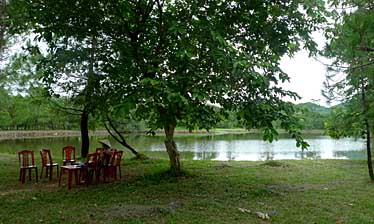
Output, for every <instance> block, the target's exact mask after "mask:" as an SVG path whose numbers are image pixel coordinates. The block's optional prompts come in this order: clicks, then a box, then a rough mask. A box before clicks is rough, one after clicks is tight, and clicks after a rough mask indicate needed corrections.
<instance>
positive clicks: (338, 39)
mask: <svg viewBox="0 0 374 224" xmlns="http://www.w3.org/2000/svg"><path fill="white" fill-rule="evenodd" d="M332 4H333V5H335V6H339V7H343V8H344V7H347V8H350V10H349V11H345V10H343V12H341V13H339V14H337V16H339V17H337V19H336V20H335V21H336V23H335V25H334V27H332V28H330V29H329V30H327V37H329V43H328V45H327V47H326V50H325V55H327V56H328V57H330V58H333V59H334V62H333V63H332V65H331V66H330V72H331V74H330V75H328V76H327V82H326V87H327V91H326V96H327V97H328V98H334V99H336V96H339V97H342V101H343V102H344V103H345V104H346V106H347V108H346V109H345V110H338V111H335V116H340V117H342V118H347V117H350V118H351V119H350V120H352V119H355V122H350V123H347V122H341V121H340V122H339V123H338V124H333V125H332V124H331V122H330V124H329V126H328V128H329V129H330V130H329V133H330V134H332V136H334V137H342V136H357V135H361V136H365V137H366V148H367V164H368V170H369V176H370V178H371V180H374V172H373V167H372V158H371V157H372V156H371V133H372V131H373V121H374V120H373V118H374V116H373V115H374V114H373V112H374V111H373V110H372V109H371V108H372V107H373V103H374V98H373V97H374V95H373V94H374V92H373V84H374V76H373V75H374V70H373V69H374V67H373V64H374V63H373V59H374V58H373V54H372V52H371V49H373V44H374V42H373V41H372V40H373V38H374V26H373V23H372V21H374V13H373V9H374V4H373V3H372V2H371V1H366V0H360V1H349V0H347V1H332ZM352 8H355V10H353V11H352V10H351V9H352ZM341 73H344V74H345V76H344V77H343V78H341V79H337V78H336V77H337V74H338V76H341ZM353 105H356V107H354V106H353ZM357 105H360V106H359V107H357ZM333 119H335V118H334V117H333ZM345 121H348V119H346V120H345ZM360 121H361V128H358V127H357V122H360ZM342 124H343V125H342ZM336 127H344V129H343V130H344V131H334V129H335V128H336ZM348 129H350V130H348ZM346 130H348V131H346ZM357 130H358V131H357ZM360 130H362V131H360Z"/></svg>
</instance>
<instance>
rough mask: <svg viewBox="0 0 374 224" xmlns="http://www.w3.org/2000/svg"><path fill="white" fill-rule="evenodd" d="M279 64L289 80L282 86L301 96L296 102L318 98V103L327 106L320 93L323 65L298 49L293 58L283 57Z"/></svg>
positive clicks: (324, 67)
mask: <svg viewBox="0 0 374 224" xmlns="http://www.w3.org/2000/svg"><path fill="white" fill-rule="evenodd" d="M280 64H281V68H282V70H283V71H284V72H286V73H287V74H288V75H289V76H290V82H288V83H284V84H283V85H282V86H283V87H284V88H285V89H288V90H292V91H294V92H296V93H298V94H299V96H301V97H302V99H301V100H299V101H297V103H304V102H312V101H314V100H318V103H319V104H320V105H323V106H328V105H327V103H326V99H324V97H323V96H322V94H321V90H322V88H323V81H324V80H325V75H326V66H325V65H323V64H322V63H321V62H319V61H317V60H315V59H313V58H309V57H308V53H307V52H306V51H299V52H298V53H296V54H295V56H294V57H293V58H289V57H284V58H282V60H281V63H280Z"/></svg>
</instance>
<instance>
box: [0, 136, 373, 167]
mask: <svg viewBox="0 0 374 224" xmlns="http://www.w3.org/2000/svg"><path fill="white" fill-rule="evenodd" d="M305 138H306V140H307V141H308V143H309V144H310V148H309V150H307V151H304V152H302V151H301V150H300V149H298V148H296V146H295V141H294V140H292V139H288V138H280V139H279V140H278V141H275V142H273V143H267V142H264V141H262V140H261V137H260V136H258V135H255V134H224V135H212V136H208V135H203V136H195V135H194V136H191V135H185V136H177V137H176V142H177V145H178V149H179V151H181V155H182V158H183V159H194V160H202V159H204V160H221V161H225V160H251V161H258V160H279V159H364V158H365V157H366V154H365V143H364V140H361V139H359V140H354V139H350V138H345V139H340V140H334V139H331V138H329V137H326V136H305ZM99 139H100V138H98V137H92V138H91V141H90V144H91V145H90V150H91V151H93V150H94V149H95V148H96V147H99V146H100V145H99V143H98V142H97V141H98V140H99ZM163 139H164V138H163V136H153V137H152V136H144V135H130V136H128V143H129V144H130V145H132V146H133V147H134V148H136V149H137V150H138V151H142V152H144V153H145V154H147V153H149V154H150V152H152V153H151V154H152V155H159V156H160V157H166V156H167V155H166V152H165V146H164V144H163ZM110 141H111V142H112V144H113V147H115V148H119V149H121V148H122V147H121V146H120V145H119V144H116V143H115V141H114V140H113V139H110ZM66 145H73V146H75V147H77V148H78V149H80V138H78V137H68V138H67V137H64V138H39V139H21V140H2V141H0V153H14V154H15V153H16V152H17V151H20V150H22V149H33V150H35V151H36V152H38V151H39V150H40V149H42V148H50V149H51V150H52V153H53V156H54V157H57V159H59V158H61V149H62V147H63V146H66ZM124 150H125V151H127V150H126V149H124ZM78 154H79V153H78ZM127 155H130V154H127Z"/></svg>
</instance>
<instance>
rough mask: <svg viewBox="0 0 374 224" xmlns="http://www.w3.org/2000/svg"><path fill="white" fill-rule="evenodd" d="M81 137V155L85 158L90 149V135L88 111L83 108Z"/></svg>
mask: <svg viewBox="0 0 374 224" xmlns="http://www.w3.org/2000/svg"><path fill="white" fill-rule="evenodd" d="M81 137H82V150H81V156H82V157H83V158H85V157H86V156H87V154H88V151H89V146H90V139H89V137H88V112H87V111H86V110H83V112H82V115H81Z"/></svg>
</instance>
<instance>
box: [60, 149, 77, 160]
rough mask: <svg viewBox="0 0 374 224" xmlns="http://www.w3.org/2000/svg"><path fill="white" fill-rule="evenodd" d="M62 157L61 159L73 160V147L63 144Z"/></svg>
mask: <svg viewBox="0 0 374 224" xmlns="http://www.w3.org/2000/svg"><path fill="white" fill-rule="evenodd" d="M62 159H63V160H75V147H74V146H65V147H64V148H62Z"/></svg>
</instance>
